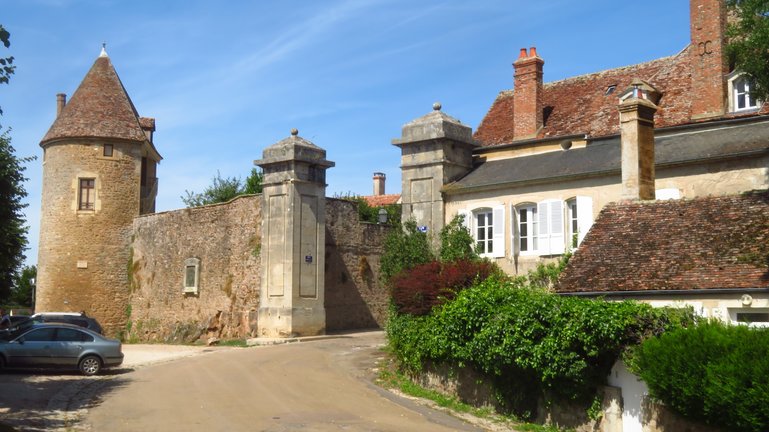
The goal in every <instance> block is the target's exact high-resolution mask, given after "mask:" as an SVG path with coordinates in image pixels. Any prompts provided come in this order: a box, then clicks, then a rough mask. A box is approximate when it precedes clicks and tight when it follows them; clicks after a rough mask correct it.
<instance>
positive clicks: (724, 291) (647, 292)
mask: <svg viewBox="0 0 769 432" xmlns="http://www.w3.org/2000/svg"><path fill="white" fill-rule="evenodd" d="M751 293H769V287H768V288H713V289H707V288H699V289H691V290H683V289H677V290H633V291H602V292H587V291H586V292H563V293H560V292H556V294H558V295H560V296H564V297H627V296H634V297H655V296H661V295H674V296H675V295H679V296H682V295H692V294H751Z"/></svg>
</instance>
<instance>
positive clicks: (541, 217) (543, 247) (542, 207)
mask: <svg viewBox="0 0 769 432" xmlns="http://www.w3.org/2000/svg"><path fill="white" fill-rule="evenodd" d="M547 214H548V212H547V201H542V202H540V203H537V237H538V240H539V241H538V242H537V243H538V246H539V247H538V252H539V253H540V255H547V254H549V253H550V226H549V225H548V217H547Z"/></svg>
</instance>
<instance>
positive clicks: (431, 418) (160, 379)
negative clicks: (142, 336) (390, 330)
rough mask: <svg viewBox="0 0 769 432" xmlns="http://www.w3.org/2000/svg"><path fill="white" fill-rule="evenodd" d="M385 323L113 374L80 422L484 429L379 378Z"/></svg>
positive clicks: (273, 430) (114, 426)
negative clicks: (403, 394)
mask: <svg viewBox="0 0 769 432" xmlns="http://www.w3.org/2000/svg"><path fill="white" fill-rule="evenodd" d="M382 343H383V335H382V333H381V332H374V333H361V334H356V335H354V336H351V337H343V338H337V339H326V340H318V341H312V342H301V343H294V344H287V345H280V346H271V347H255V348H245V349H238V350H223V351H214V352H210V353H205V354H203V355H199V356H195V357H190V358H185V359H181V360H176V361H173V362H168V363H162V364H157V365H153V366H148V367H144V368H140V369H138V370H136V371H134V372H131V373H129V374H125V375H122V376H120V377H118V379H115V380H105V383H106V384H105V386H103V387H102V388H101V389H100V390H99V392H98V396H99V398H100V399H101V402H100V403H99V404H98V405H97V406H94V407H91V408H89V409H88V412H87V414H86V415H85V417H84V419H83V422H82V423H81V424H80V425H78V427H77V428H78V429H86V430H93V431H114V432H120V431H137V430H141V431H265V432H267V431H269V432H280V431H302V430H307V431H342V430H343V431H457V430H462V431H476V430H479V429H476V428H474V427H472V426H470V425H468V424H467V423H464V422H462V421H461V420H458V419H455V418H453V417H451V416H448V415H447V414H444V413H441V412H437V411H434V410H431V409H429V408H426V407H424V406H421V405H419V404H415V403H413V402H411V401H409V400H406V399H403V398H399V397H396V396H393V395H392V394H390V393H389V392H386V391H383V390H381V389H379V388H378V387H376V386H374V385H373V384H371V382H370V381H369V379H370V377H371V376H373V374H374V372H373V371H372V368H373V367H374V365H375V363H376V359H377V358H378V357H379V356H380V355H381V352H380V351H379V349H378V348H379V347H380V346H381V345H382Z"/></svg>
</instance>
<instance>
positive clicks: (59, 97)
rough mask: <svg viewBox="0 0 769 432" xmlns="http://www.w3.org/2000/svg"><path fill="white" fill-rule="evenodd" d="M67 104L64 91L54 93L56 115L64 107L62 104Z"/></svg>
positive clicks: (57, 115)
mask: <svg viewBox="0 0 769 432" xmlns="http://www.w3.org/2000/svg"><path fill="white" fill-rule="evenodd" d="M65 105H67V95H66V94H64V93H59V94H57V95H56V117H59V114H61V110H63V109H64V106H65Z"/></svg>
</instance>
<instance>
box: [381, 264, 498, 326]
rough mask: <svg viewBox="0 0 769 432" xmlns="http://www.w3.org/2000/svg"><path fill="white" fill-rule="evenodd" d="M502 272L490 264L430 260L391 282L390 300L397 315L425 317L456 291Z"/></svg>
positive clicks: (449, 298) (401, 274)
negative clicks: (406, 314)
mask: <svg viewBox="0 0 769 432" xmlns="http://www.w3.org/2000/svg"><path fill="white" fill-rule="evenodd" d="M495 273H501V271H500V270H499V268H498V267H497V266H496V265H495V264H493V263H491V262H489V261H469V260H458V261H454V262H449V263H442V262H439V261H431V262H429V263H425V264H421V265H418V266H416V267H414V268H412V269H410V270H407V271H403V272H401V273H399V274H398V275H396V276H395V277H394V278H393V279H392V280H391V286H392V301H393V304H394V305H395V310H396V312H398V313H408V314H411V315H426V314H428V313H430V311H431V310H432V308H433V307H434V306H436V305H439V304H442V303H444V302H445V301H447V300H451V299H453V298H454V297H455V296H456V294H457V292H459V291H461V290H463V289H465V288H468V287H470V286H472V285H473V284H474V283H475V282H479V281H483V280H485V279H486V278H488V277H489V276H490V275H492V274H495Z"/></svg>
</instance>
